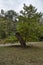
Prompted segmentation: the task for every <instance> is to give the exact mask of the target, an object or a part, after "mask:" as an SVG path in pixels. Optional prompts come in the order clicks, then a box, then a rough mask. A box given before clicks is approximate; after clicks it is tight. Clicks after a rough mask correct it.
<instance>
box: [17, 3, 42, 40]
mask: <svg viewBox="0 0 43 65" xmlns="http://www.w3.org/2000/svg"><path fill="white" fill-rule="evenodd" d="M20 13H21V15H20V16H19V17H18V18H19V22H18V24H17V30H18V31H19V32H20V33H21V34H22V36H23V37H24V38H25V39H26V40H27V39H28V40H29V41H38V40H39V38H38V36H39V35H41V33H42V32H41V30H40V28H41V24H40V18H41V17H42V13H39V12H37V9H36V8H35V7H34V6H32V5H31V4H30V5H29V6H26V5H25V4H24V7H23V10H21V11H20Z"/></svg>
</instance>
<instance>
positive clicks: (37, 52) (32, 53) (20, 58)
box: [0, 46, 43, 65]
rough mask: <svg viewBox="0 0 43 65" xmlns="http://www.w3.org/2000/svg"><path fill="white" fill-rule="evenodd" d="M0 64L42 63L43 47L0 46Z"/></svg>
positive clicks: (41, 64) (34, 64)
mask: <svg viewBox="0 0 43 65" xmlns="http://www.w3.org/2000/svg"><path fill="white" fill-rule="evenodd" d="M0 65H43V47H37V46H29V47H28V48H26V49H24V48H21V47H20V46H15V47H0Z"/></svg>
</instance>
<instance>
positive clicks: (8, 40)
mask: <svg viewBox="0 0 43 65" xmlns="http://www.w3.org/2000/svg"><path fill="white" fill-rule="evenodd" d="M17 41H18V40H17V38H16V37H15V36H9V37H8V38H6V42H5V43H14V42H17Z"/></svg>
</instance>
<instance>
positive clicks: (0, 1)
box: [0, 0, 43, 13]
mask: <svg viewBox="0 0 43 65" xmlns="http://www.w3.org/2000/svg"><path fill="white" fill-rule="evenodd" d="M24 3H25V4H26V5H28V6H29V5H30V4H32V5H33V6H35V7H36V8H37V10H38V12H42V13H43V0H0V10H1V9H4V10H11V9H12V10H15V11H17V12H19V11H20V10H22V8H23V4H24Z"/></svg>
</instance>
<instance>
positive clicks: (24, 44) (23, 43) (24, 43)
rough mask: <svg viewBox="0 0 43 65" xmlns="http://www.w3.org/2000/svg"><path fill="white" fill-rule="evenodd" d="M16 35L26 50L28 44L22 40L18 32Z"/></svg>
mask: <svg viewBox="0 0 43 65" xmlns="http://www.w3.org/2000/svg"><path fill="white" fill-rule="evenodd" d="M15 35H16V37H17V39H18V40H19V42H20V44H21V46H22V47H24V48H25V47H26V42H25V41H24V39H23V38H22V36H21V35H20V33H19V32H16V33H15Z"/></svg>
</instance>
